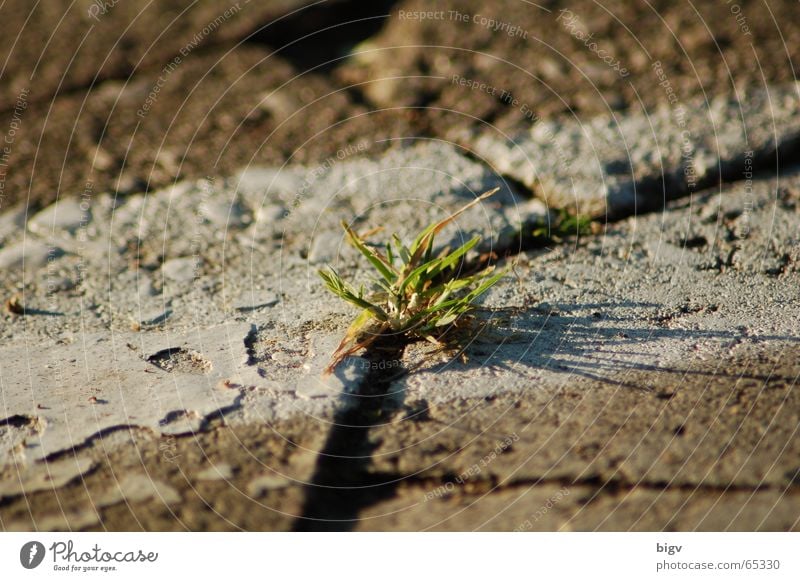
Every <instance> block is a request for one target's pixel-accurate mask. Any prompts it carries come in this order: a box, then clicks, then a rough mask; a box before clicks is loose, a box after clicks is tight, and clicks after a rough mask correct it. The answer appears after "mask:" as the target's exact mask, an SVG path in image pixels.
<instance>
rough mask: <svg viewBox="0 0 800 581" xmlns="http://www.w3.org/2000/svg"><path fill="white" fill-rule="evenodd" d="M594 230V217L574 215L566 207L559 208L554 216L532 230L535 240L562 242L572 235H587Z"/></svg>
mask: <svg viewBox="0 0 800 581" xmlns="http://www.w3.org/2000/svg"><path fill="white" fill-rule="evenodd" d="M591 232H592V219H591V218H590V217H589V216H586V215H582V214H578V215H572V214H570V213H569V211H567V210H566V209H565V208H562V209H560V210H558V212H556V213H555V216H554V217H552V218H551V217H547V218H545V219H543V220H542V221H541V223H539V224H536V225H535V226H534V227H533V229H532V230H531V235H532V237H533V240H534V241H537V242H562V241H563V240H564V239H565V238H568V237H570V236H586V235H588V234H591Z"/></svg>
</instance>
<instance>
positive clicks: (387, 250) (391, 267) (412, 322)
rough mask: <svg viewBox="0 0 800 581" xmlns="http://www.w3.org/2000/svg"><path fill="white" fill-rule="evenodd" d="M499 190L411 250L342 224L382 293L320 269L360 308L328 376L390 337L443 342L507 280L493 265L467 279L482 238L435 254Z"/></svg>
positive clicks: (428, 232)
mask: <svg viewBox="0 0 800 581" xmlns="http://www.w3.org/2000/svg"><path fill="white" fill-rule="evenodd" d="M499 189H500V188H495V189H494V190H491V191H488V192H486V193H484V194H483V195H481V196H478V197H477V198H476V199H475V200H473V201H472V202H470V203H469V204H467V205H466V206H464V207H463V208H461V209H460V210H458V211H457V212H455V213H454V214H452V215H450V216H448V217H447V218H445V219H444V220H441V221H439V222H436V223H435V224H431V225H430V226H428V227H427V228H425V229H424V230H423V231H422V232H420V233H419V235H417V237H416V238H415V239H414V241H413V242H412V243H411V245H410V246H406V245H405V244H403V242H402V241H401V240H400V238H399V237H398V236H397V235H393V236H392V237H391V240H390V241H388V242H387V243H386V244H385V245H384V246H383V247H382V248H381V249H379V248H376V247H374V246H373V245H369V244H367V242H366V241H365V240H364V238H362V237H361V236H359V235H358V234H357V233H356V232H354V231H353V229H352V228H350V227H349V226H348V225H347V224H346V223H345V222H342V227H343V228H344V231H345V234H346V236H347V239H348V241H349V242H350V243H351V244H352V245H353V246H354V247H355V248H356V249H357V250H358V251H359V252H360V253H361V254H362V255H363V256H364V258H366V259H367V261H368V262H369V263H370V264H371V265H372V267H373V268H374V269H375V272H376V274H377V278H376V280H375V282H376V283H377V287H378V289H379V290H378V291H377V292H373V293H369V294H367V293H365V290H364V286H363V285H361V286H359V287H358V288H356V287H354V286H352V285H350V284H349V283H347V282H346V281H345V280H344V279H342V277H341V276H339V274H338V273H337V272H336V270H335V269H334V268H333V267H331V266H328V267H327V268H326V269H321V270H320V271H319V276H320V277H321V278H322V280H323V281H324V283H325V286H326V287H327V288H328V290H330V291H331V292H332V293H333V294H335V295H336V296H337V297H339V298H341V299H342V300H344V301H347V302H348V303H350V304H352V305H354V306H356V307H358V308H359V309H361V313H360V314H359V315H358V317H356V319H355V320H354V321H353V323H352V324H351V325H350V328H349V329H348V330H347V333H346V334H345V336H344V339H342V342H341V343H340V344H339V346H338V347H337V349H336V351H335V352H334V354H333V356H332V358H331V362H330V365H329V366H328V368H327V370H326V371H327V372H328V373H330V372H331V371H333V369H335V367H336V366H337V365H338V364H339V363H341V362H342V361H343V360H344V359H345V358H346V357H347V356H349V355H352V354H353V353H355V352H356V351H358V350H359V349H362V348H364V347H368V346H369V345H370V344H371V343H372V342H373V341H374V340H375V339H377V338H378V337H379V336H380V335H382V334H385V333H389V332H391V333H395V334H398V335H402V334H405V335H407V336H409V337H412V338H421V339H427V340H429V341H432V342H434V343H437V344H438V343H439V341H438V339H439V338H440V337H441V335H442V334H443V333H444V332H445V330H446V328H447V327H448V326H450V325H453V324H457V323H458V321H459V318H460V317H461V315H463V314H465V313H467V312H468V311H470V310H471V309H472V308H473V307H474V303H475V301H476V299H477V298H478V297H480V296H481V295H482V294H483V293H485V292H486V291H487V290H489V288H491V287H492V285H494V284H495V283H497V281H499V280H500V279H501V278H502V277H503V276H505V274H506V273H507V271H508V269H504V270H502V271H500V272H494V270H495V267H494V266H489V267H487V268H485V269H484V270H482V271H480V272H478V273H475V274H463V275H462V265H463V261H464V257H465V256H466V254H467V252H469V251H470V250H471V249H472V248H474V247H475V246H476V245H477V244H478V243H479V242H480V241H481V237H480V236H475V237H473V238H472V239H471V240H469V241H468V242H466V243H465V244H464V245H463V246H461V247H460V248H457V249H456V250H453V251H450V248H445V249H444V250H442V251H441V252H439V253H438V254H436V255H434V253H433V245H434V239H435V237H436V235H437V234H438V233H439V232H440V231H441V230H442V229H443V228H444V227H445V226H447V225H448V224H449V223H450V222H452V221H453V220H454V219H455V218H457V217H458V216H459V215H460V214H462V213H463V212H465V211H466V210H468V209H470V208H472V207H473V206H475V205H476V204H478V203H480V202H481V201H482V200H485V199H486V198H488V197H489V196H491V195H493V194H495V193H496V192H497V191H498V190H499Z"/></svg>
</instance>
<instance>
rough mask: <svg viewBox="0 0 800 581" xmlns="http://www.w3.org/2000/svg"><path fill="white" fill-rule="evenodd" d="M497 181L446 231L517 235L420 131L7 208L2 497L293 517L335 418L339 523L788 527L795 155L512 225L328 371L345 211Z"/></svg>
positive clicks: (285, 524)
mask: <svg viewBox="0 0 800 581" xmlns="http://www.w3.org/2000/svg"><path fill="white" fill-rule="evenodd" d="M766 118H767V117H758V116H756V117H754V119H762V120H763V119H766ZM635 122H638V121H635V120H634V121H625V120H623V121H621V123H620V126H628V125H627V124H628V123H630V124H635ZM760 129H761V133H759V132H758V131H754V132H750V133H749V135H761V136H762V137H763V139H764V141H763V144H764V145H763V146H764V147H768V145H767V143H768V140H769V138H768V135H772V134H771V133H770V131H769V128H767V127H764V126H763V125H762V126H760ZM567 134H569V132H567ZM731 135H733V136H732V137H731V138H730V139H731V142H730V143H729V149H728V151H732V152H735V151H739V150H740V149H741V147H743V144H741V143H740V142H738V141H736V140H735V134H733V133H732V134H731ZM753 139H755V137H753ZM648 143H650V142H648V141H646V140H645V141H643V142H641V143H639V144H638V146H639V147H642V148H644V149H643V150H642V152H641V159H645V158H650V157H653V156H655V155H656V150H653V149H647V147H648V145H647V144H648ZM532 147H533V146H532ZM543 155H544V154H543ZM637 159H638V158H637ZM734 159H735V155H732V156H731V157H730V160H731V163H733V161H732V160H734ZM509 173H511V174H512V175H516V174H514V172H513V171H511V170H509ZM565 179H566V178H565ZM495 185H498V186H500V187H501V188H502V191H501V192H500V194H498V196H496V197H495V198H492V199H491V200H489V201H487V203H485V204H483V205H481V206H479V207H476V208H475V209H473V211H471V212H469V213H468V214H465V215H464V216H462V217H461V218H459V220H458V223H457V224H455V225H453V227H451V228H450V229H448V230H447V231H446V233H444V236H443V237H442V243H445V242H448V241H450V242H456V241H458V240H460V239H463V238H465V237H467V236H469V235H471V234H473V233H475V232H478V233H482V234H483V235H484V236H485V238H486V239H485V244H486V246H485V248H486V249H491V248H500V247H503V248H509V247H510V248H511V249H512V250H513V249H515V246H514V244H515V241H517V240H518V235H519V232H521V231H523V232H524V231H525V229H526V228H527V227H528V225H529V224H530V223H531V222H533V221H535V220H536V219H540V218H541V217H542V216H544V215H545V212H546V209H545V206H544V204H543V202H542V201H541V200H534V199H528V197H527V195H526V192H525V191H521V190H520V189H519V188H518V187H517V186H515V185H514V183H508V182H506V181H505V180H504V179H503V177H502V176H501V175H500V176H499V175H497V174H495V173H494V172H492V171H490V169H489V167H488V166H487V165H486V164H483V163H481V162H480V161H476V160H474V159H472V158H470V157H468V156H467V155H466V152H465V151H464V150H461V149H459V148H458V147H456V146H453V145H447V144H443V143H441V142H436V141H421V142H419V143H411V144H399V145H398V146H397V147H396V148H394V149H392V150H391V151H390V152H389V153H387V154H386V155H381V156H377V157H373V156H360V155H358V148H356V150H355V152H354V153H343V155H342V159H335V160H332V161H331V162H330V163H325V164H321V165H318V166H310V167H300V166H287V167H284V168H263V167H250V168H246V169H244V170H243V171H242V172H240V173H238V174H236V175H233V176H230V177H228V178H224V179H217V180H201V181H185V182H179V183H176V184H174V186H172V187H170V188H167V189H164V190H160V191H157V192H152V193H149V194H138V195H133V196H129V197H124V198H123V197H116V196H113V195H110V194H101V195H96V196H94V197H92V199H91V201H90V202H88V201H87V203H85V204H84V205H83V206H82V205H81V202H82V200H72V201H70V200H64V201H60V202H58V203H57V205H56V206H55V207H50V208H45V209H43V210H42V211H41V212H40V213H37V214H35V215H33V216H30V217H28V218H27V222H26V223H24V228H23V227H22V225H21V224H20V220H24V219H25V217H24V214H23V213H19V212H17V213H12V214H9V215H8V218H7V219H5V218H4V220H5V222H3V223H7V224H11V225H12V226H8V227H3V228H0V237H1V238H0V243H1V244H2V247H1V248H0V263H2V264H3V265H5V268H3V269H2V271H1V272H0V287H2V289H3V292H4V293H5V295H6V296H5V297H4V300H8V301H9V303H8V306H7V308H6V310H5V312H4V313H3V315H2V322H1V323H0V338H2V341H3V343H2V344H3V346H2V348H1V349H0V382H1V385H2V402H1V403H0V406H1V407H0V463H2V466H3V470H2V476H1V477H0V525H2V527H3V528H4V529H29V528H38V529H65V528H66V529H168V530H181V529H183V528H190V529H196V528H201V529H237V528H246V529H267V530H288V529H291V528H297V527H298V522H299V521H302V518H303V517H304V516H305V517H308V515H309V510H310V509H309V502H310V501H309V498H311V497H312V496H313V495H314V494H315V493H318V492H319V490H320V489H321V488H324V483H325V482H328V481H329V475H326V474H324V472H325V471H326V470H328V469H329V467H330V458H331V457H332V454H331V450H334V451H335V450H338V449H339V448H347V445H348V440H347V438H349V437H351V436H352V434H353V433H355V432H357V433H358V435H359V438H362V439H359V440H358V441H357V442H355V447H353V448H352V455H353V456H355V457H356V460H357V461H358V463H359V464H358V465H359V466H360V468H359V470H363V474H362V473H361V472H359V473H358V474H356V475H355V476H357V477H358V478H361V477H362V476H363V479H362V481H361V486H362V487H363V490H362V491H357V492H358V495H359V496H361V497H362V498H361V499H360V500H359V503H353V498H352V495H351V496H347V497H346V500H345V501H342V502H347V503H353V504H352V506H350V508H349V509H348V511H346V512H347V513H348V514H349V515H350V518H349V520H348V521H347V522H342V523H340V524H341V526H342V527H346V528H357V529H410V530H414V529H422V528H425V529H427V528H440V529H446V528H455V529H460V530H463V529H477V528H486V529H502V530H515V529H526V530H527V529H548V530H552V529H574V530H594V529H613V530H626V529H650V530H652V529H681V530H683V529H723V528H730V529H745V530H748V529H749V530H753V529H758V530H761V529H768V530H786V529H796V528H797V527H798V517H800V496H798V490H797V474H798V470H800V462H798V457H800V455H799V454H798V453H799V452H800V450H799V449H798V442H800V440H799V439H798V438H797V429H798V426H800V416H799V415H798V413H799V412H798V410H800V406H798V400H797V393H796V386H797V380H798V375H800V367H799V366H798V357H797V355H798V352H800V346H799V345H798V339H799V338H798V333H797V324H796V323H797V320H798V317H799V316H800V300H798V299H799V298H800V297H798V292H799V291H798V289H800V285H798V283H799V282H800V273H799V272H798V264H800V262H799V261H800V251H798V248H799V246H798V240H800V218H798V212H797V205H798V203H799V202H800V172H799V171H798V169H797V168H784V169H783V170H782V171H781V174H780V176H779V177H770V176H761V177H759V176H753V177H752V178H751V179H748V180H741V181H737V182H735V183H733V184H729V185H725V186H723V187H717V188H711V189H706V190H704V191H702V192H698V193H695V194H693V195H691V196H689V197H683V198H681V199H679V200H676V201H674V202H671V203H670V204H669V205H668V207H667V208H666V209H665V210H664V211H663V212H659V213H651V214H647V215H634V216H630V217H628V218H626V219H622V220H619V221H616V222H612V223H608V224H606V225H604V226H602V227H600V229H599V230H597V231H596V233H595V234H594V235H591V236H587V237H581V238H579V239H575V238H568V239H566V240H565V241H563V243H561V244H557V243H555V242H553V243H552V244H551V245H550V246H548V247H546V248H538V249H531V250H526V251H524V252H518V253H514V252H512V254H513V256H510V257H509V258H508V259H507V260H513V261H514V262H515V268H514V275H513V276H509V277H508V278H506V279H505V280H504V281H503V282H502V283H501V284H499V285H498V286H497V287H496V288H494V289H493V290H492V291H491V293H490V294H489V295H487V297H486V299H485V301H484V302H483V308H482V310H481V311H479V312H478V314H477V316H478V318H479V319H480V320H483V321H484V322H485V323H486V325H485V326H484V327H483V328H482V329H481V331H480V332H478V333H476V334H475V336H474V337H473V340H472V341H470V343H469V345H467V346H466V347H465V348H464V349H463V350H461V351H459V350H453V351H450V350H441V349H437V348H435V347H434V346H430V345H425V344H417V343H415V344H411V345H408V346H406V347H405V348H404V350H401V351H400V354H401V359H400V360H399V361H396V362H391V361H390V362H389V363H391V364H392V365H394V363H397V365H396V366H395V367H397V368H399V369H398V371H399V370H401V369H405V370H407V371H408V374H407V375H405V376H402V377H399V376H398V377H396V378H394V376H393V375H390V374H386V373H380V374H376V373H372V372H370V371H369V366H370V365H371V364H372V363H374V362H376V361H378V360H379V359H376V357H378V358H379V357H380V354H379V353H378V354H376V353H371V354H364V357H354V358H352V359H351V360H349V361H347V362H345V364H344V365H343V366H342V368H341V369H340V370H338V371H337V373H336V374H334V375H333V376H332V377H328V378H323V377H322V374H321V371H322V368H323V367H324V365H325V364H326V363H327V360H328V358H329V356H330V353H331V351H332V350H333V349H334V348H335V345H336V343H337V342H338V340H339V338H340V337H341V335H342V333H343V332H344V329H345V328H346V325H347V324H348V322H349V320H350V319H351V318H352V317H353V315H354V313H353V311H352V310H351V309H350V308H348V307H347V306H346V305H343V304H341V303H340V302H339V301H338V300H336V299H335V298H334V297H332V296H331V295H330V294H329V293H327V292H326V291H325V290H324V288H323V287H322V284H321V282H320V281H319V280H318V278H317V277H316V275H315V272H314V271H315V270H316V268H318V267H320V266H321V265H323V264H326V263H328V264H333V265H335V266H336V267H337V268H338V269H339V270H340V271H341V272H342V273H343V274H344V275H345V276H347V277H348V278H350V279H352V280H358V279H359V278H360V277H363V276H364V275H365V269H364V265H363V264H362V263H361V262H360V261H359V260H358V257H357V255H356V253H355V251H353V250H352V249H350V248H349V247H347V245H346V244H344V241H343V237H342V232H341V228H340V226H339V221H340V220H342V219H344V220H348V221H351V222H352V223H354V224H355V226H356V227H357V228H358V229H360V230H367V229H369V228H372V227H374V226H382V227H383V228H384V231H383V233H380V234H377V235H376V236H375V238H376V239H377V238H378V237H380V236H381V235H385V234H386V233H388V232H398V233H400V234H401V235H403V236H409V235H411V234H413V233H415V232H416V231H418V230H419V229H420V228H421V227H423V226H424V225H426V224H428V223H430V222H431V221H433V220H435V219H437V218H439V217H444V216H445V215H447V214H448V213H449V212H452V211H453V210H455V209H456V208H458V207H460V206H461V205H463V204H464V203H465V202H466V201H468V200H470V199H472V198H473V197H474V196H475V195H478V194H480V193H482V192H483V191H485V190H488V189H490V188H491V187H494V186H495ZM535 191H536V189H535ZM548 201H549V202H550V203H551V204H552V200H548ZM13 225H16V227H14V226H13ZM381 382H383V383H386V384H387V389H388V396H381V399H380V401H379V403H378V404H374V403H370V404H368V403H365V402H364V399H365V398H366V396H368V395H369V392H368V391H367V392H365V391H364V390H368V389H373V388H374V385H375V384H379V383H381ZM365 394H366V395H365ZM348 409H349V410H351V415H352V410H354V409H355V410H356V411H357V410H358V409H364V410H369V414H373V415H371V416H370V417H369V418H368V422H367V424H365V425H364V426H363V427H361V428H359V427H356V428H352V427H350V428H348V427H347V426H344V430H345V432H342V431H341V430H342V429H343V428H342V425H341V424H342V423H343V418H345V419H346V418H349V417H351V416H348V415H343V413H345V412H346V410H348ZM343 410H344V411H343ZM373 412H374V413H373ZM369 414H367V412H366V411H365V412H364V413H363V414H362V415H364V416H367V415H369ZM365 421H366V420H365ZM348 429H349V430H350V431H349V432H348V431H347V430H348ZM342 433H344V434H345V435H344V436H342ZM337 434H338V435H337ZM334 524H335V523H334Z"/></svg>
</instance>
